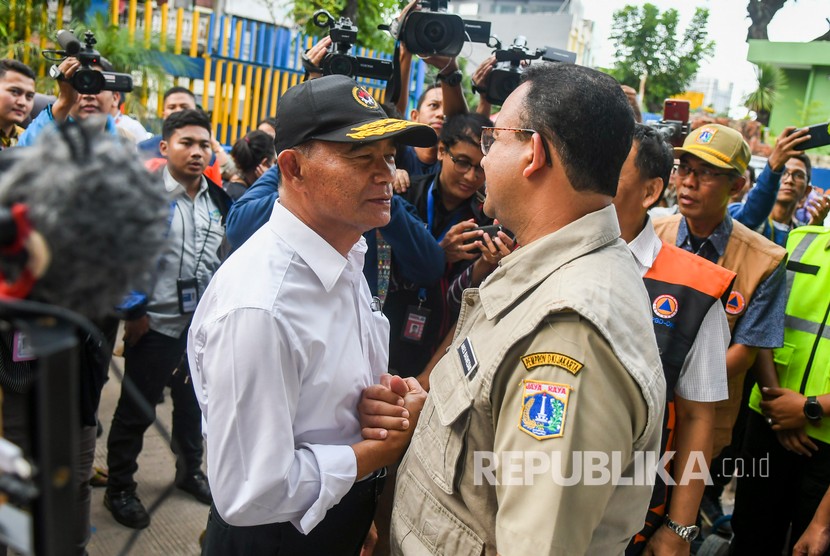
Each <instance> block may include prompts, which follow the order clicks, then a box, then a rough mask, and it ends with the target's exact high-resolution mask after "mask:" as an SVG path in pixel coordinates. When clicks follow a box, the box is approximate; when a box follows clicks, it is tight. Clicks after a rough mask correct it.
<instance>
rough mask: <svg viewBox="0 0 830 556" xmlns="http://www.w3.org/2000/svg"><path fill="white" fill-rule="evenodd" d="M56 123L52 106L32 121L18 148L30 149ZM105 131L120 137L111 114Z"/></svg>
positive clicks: (18, 142) (19, 141)
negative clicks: (44, 131)
mask: <svg viewBox="0 0 830 556" xmlns="http://www.w3.org/2000/svg"><path fill="white" fill-rule="evenodd" d="M54 122H55V119H54V118H53V117H52V105H51V104H50V105H49V106H47V107H46V108H44V109H43V110H41V111H40V114H38V115H37V118H35V119H34V120H32V123H30V124H29V127H27V128H26V131H24V132H23V134H22V135H21V136H20V139H19V140H18V141H17V146H18V147H30V146H32V145H34V144H35V139H37V136H38V135H40V134H41V132H43V130H44V129H46V128H48V127H51V126H52V125H54ZM104 129H105V130H106V132H107V133H109V134H110V135H118V128H117V127H115V120H114V119H112V116H110V115H109V114H107V123H106V126H105V127H104Z"/></svg>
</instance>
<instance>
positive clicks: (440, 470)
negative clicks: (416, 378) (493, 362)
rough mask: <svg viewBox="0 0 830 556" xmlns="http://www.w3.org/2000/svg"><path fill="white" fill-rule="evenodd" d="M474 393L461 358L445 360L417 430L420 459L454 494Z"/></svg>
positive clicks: (438, 482)
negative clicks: (464, 371) (462, 367)
mask: <svg viewBox="0 0 830 556" xmlns="http://www.w3.org/2000/svg"><path fill="white" fill-rule="evenodd" d="M472 405H473V392H472V389H471V388H470V382H469V380H468V379H467V377H466V376H464V373H463V371H462V369H461V363H460V361H459V359H458V357H456V356H455V354H453V352H452V350H451V351H450V355H448V356H446V357H444V358H443V359H442V360H441V361H440V362H439V364H438V366H437V367H436V368H435V370H434V371H433V373H432V376H431V377H430V391H429V400H428V403H427V404H426V406H425V407H424V411H423V413H422V414H421V417H420V420H419V423H418V428H417V429H416V430H415V434H414V438H413V442H412V446H413V451H414V452H415V455H416V457H417V458H418V460H420V462H421V464H422V465H423V467H424V470H425V471H426V472H427V474H428V475H429V476H430V477H431V478H432V480H433V481H434V482H435V484H436V485H437V486H438V487H439V488H440V489H441V490H443V491H444V492H446V493H447V494H452V493H453V485H454V484H455V479H456V475H457V473H459V469H458V460H459V457H460V456H461V454H462V452H463V451H464V442H465V438H466V436H467V427H468V425H469V422H470V411H469V410H470V408H471V407H472Z"/></svg>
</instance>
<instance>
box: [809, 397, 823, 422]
mask: <svg viewBox="0 0 830 556" xmlns="http://www.w3.org/2000/svg"><path fill="white" fill-rule="evenodd" d="M804 416H805V417H807V419H808V420H810V421H813V422H817V421H821V418H822V417H824V409H823V408H822V407H821V404H820V403H818V400H817V399H816V397H815V396H807V401H806V402H804Z"/></svg>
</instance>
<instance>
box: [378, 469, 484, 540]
mask: <svg viewBox="0 0 830 556" xmlns="http://www.w3.org/2000/svg"><path fill="white" fill-rule="evenodd" d="M392 536H393V538H395V539H398V541H397V542H398V543H399V547H398V548H399V549H400V551H401V553H402V554H406V555H407V556H427V555H446V556H481V555H482V554H483V553H484V541H483V540H482V539H481V538H480V537H479V536H478V535H476V534H475V532H473V530H472V529H470V528H469V527H467V526H466V525H464V523H463V522H462V521H461V520H460V519H458V518H457V517H456V516H455V515H454V514H453V513H452V512H451V511H450V510H449V509H447V508H446V507H444V505H443V504H441V502H439V501H438V500H437V499H436V498H435V496H433V495H432V494H431V493H430V492H429V489H427V488H425V487H424V486H423V485H422V484H421V483H420V482H418V479H417V478H415V476H414V475H413V474H412V473H409V472H407V473H405V474H404V475H403V476H402V477H398V488H397V490H396V491H395V507H394V510H393V512H392Z"/></svg>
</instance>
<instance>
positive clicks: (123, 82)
mask: <svg viewBox="0 0 830 556" xmlns="http://www.w3.org/2000/svg"><path fill="white" fill-rule="evenodd" d="M57 38H58V44H60V46H61V48H63V50H44V51H43V57H44V58H46V59H47V60H50V61H52V62H60V61H62V60H64V59H65V58H70V57H72V58H77V59H78V61H79V62H80V63H81V67H80V68H79V69H78V71H76V72H75V73H74V75H72V77H70V78H69V83H70V84H71V85H72V87H73V88H74V89H75V90H76V91H78V92H79V93H80V94H82V95H97V94H98V93H100V92H101V91H119V92H122V93H129V92H130V91H132V90H133V78H132V77H131V76H130V75H128V74H126V73H115V72H111V71H99V70H96V69H93V68H92V66H96V65H97V66H100V65H101V53H100V52H98V51H97V50H95V43H96V42H97V41H96V40H95V35H94V34H93V33H92V31H87V32H86V33H85V34H84V46H83V47H81V43H80V42H79V41H78V39H77V38H76V37H75V35H74V34H73V33H72V31H67V30H66V29H61V30H60V31H58V36H57ZM59 78H60V77H59Z"/></svg>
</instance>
